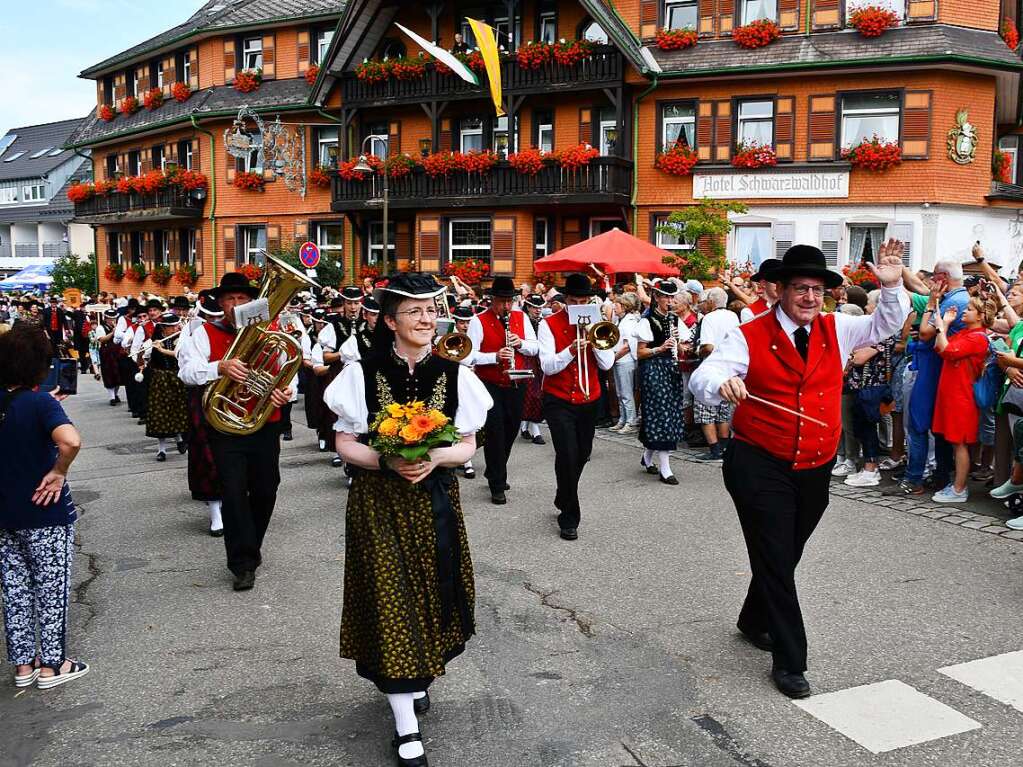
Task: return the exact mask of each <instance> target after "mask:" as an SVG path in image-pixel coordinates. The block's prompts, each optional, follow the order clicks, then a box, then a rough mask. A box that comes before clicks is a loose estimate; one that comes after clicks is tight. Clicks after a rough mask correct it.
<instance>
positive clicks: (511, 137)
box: [490, 115, 519, 160]
mask: <svg viewBox="0 0 1023 767" xmlns="http://www.w3.org/2000/svg"><path fill="white" fill-rule="evenodd" d="M502 120H503V121H504V126H505V127H504V128H500V127H499V126H500V124H501V121H502ZM509 122H511V121H510V120H509V119H508V115H505V116H504V117H497V118H495V119H494V122H493V128H492V131H493V136H492V140H491V144H490V145H491V146H492V147H493V149H494V154H496V155H497V156H498V157H500V158H501V159H502V160H507V159H508V155H509V154H510V153H513V152H517V151H519V116H518V115H515V120H514V127H513V128H511V130H510V134H509V128H508V124H509ZM498 136H504V138H505V142H506V143H505V152H504V154H501V152H500V150H499V148H498V141H497V139H498Z"/></svg>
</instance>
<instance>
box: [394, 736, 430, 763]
mask: <svg viewBox="0 0 1023 767" xmlns="http://www.w3.org/2000/svg"><path fill="white" fill-rule="evenodd" d="M416 741H419V742H420V743H422V742H423V736H422V735H421V734H419V733H418V732H410V733H409V734H408V735H402V736H400V737H399V736H398V733H394V740H392V741H391V745H392V746H393V747H394V756H395V757H396V758H397V760H398V761H397V762H395V764H397V765H398V767H430V763H429V762H428V761H426V754H425V753H424V754H423V755H422V756H417V757H416V758H415V759H402V758H401V754H400V753H398V749H399V748H401V747H402V746H404V745H405V744H406V743H415V742H416Z"/></svg>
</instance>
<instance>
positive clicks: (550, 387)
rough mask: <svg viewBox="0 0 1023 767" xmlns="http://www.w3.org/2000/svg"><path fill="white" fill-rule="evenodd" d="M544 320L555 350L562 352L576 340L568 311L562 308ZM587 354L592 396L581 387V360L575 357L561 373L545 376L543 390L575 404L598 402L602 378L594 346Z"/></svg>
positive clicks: (588, 349) (587, 350)
mask: <svg viewBox="0 0 1023 767" xmlns="http://www.w3.org/2000/svg"><path fill="white" fill-rule="evenodd" d="M544 322H546V323H547V327H548V328H550V330H551V335H553V336H554V351H555V352H559V353H560V352H562V351H564V349H566V348H567V347H568V345H569V344H571V343H572V342H573V341H575V333H576V329H575V325H573V324H572V323H570V322H569V321H568V312H567V311H565V310H564V309H562V310H561V311H560V312H558V313H557V314H552V315H551V316H550V317H548V318H547V319H546V320H544ZM586 356H587V357H588V358H589V368H590V376H589V383H590V396H589V399H587V398H586V397H585V396H584V395H583V390H582V389H581V388H580V387H579V360H578V359H573V360H572V361H571V362H570V363H568V367H566V368H565V369H564V370H562V371H561V372H560V373H558V374H556V375H552V376H545V377H544V379H543V390H544V391H545V392H546V393H547V394H552V395H554V396H555V397H557V398H558V399H563V400H565V401H567V402H571V403H572V404H573V405H583V404H586V403H589V402H596V401H597V400H598V399H599V398H600V379H599V378H598V377H597V357H596V355H595V354H594V353H593V349H592V348H587V349H586Z"/></svg>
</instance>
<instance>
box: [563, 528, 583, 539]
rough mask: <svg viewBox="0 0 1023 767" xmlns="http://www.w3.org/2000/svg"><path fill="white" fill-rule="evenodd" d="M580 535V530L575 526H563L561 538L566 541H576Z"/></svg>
mask: <svg viewBox="0 0 1023 767" xmlns="http://www.w3.org/2000/svg"><path fill="white" fill-rule="evenodd" d="M578 537H579V533H578V531H577V530H576V529H575V528H574V527H563V528H561V538H562V540H566V541H574V540H575V539H576V538H578Z"/></svg>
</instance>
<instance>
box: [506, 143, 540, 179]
mask: <svg viewBox="0 0 1023 767" xmlns="http://www.w3.org/2000/svg"><path fill="white" fill-rule="evenodd" d="M543 162H544V156H543V153H542V152H541V151H540V150H539V149H536V148H533V149H524V150H522V151H521V152H515V153H514V154H510V155H508V164H509V165H511V167H512V168H513V169H514V170H515V172H516V173H521V174H522V175H523V176H535V175H536V174H537V173H539V172H540V171H541V170H543Z"/></svg>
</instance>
